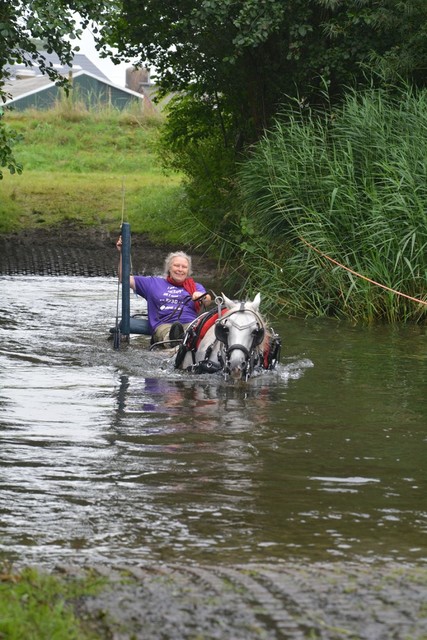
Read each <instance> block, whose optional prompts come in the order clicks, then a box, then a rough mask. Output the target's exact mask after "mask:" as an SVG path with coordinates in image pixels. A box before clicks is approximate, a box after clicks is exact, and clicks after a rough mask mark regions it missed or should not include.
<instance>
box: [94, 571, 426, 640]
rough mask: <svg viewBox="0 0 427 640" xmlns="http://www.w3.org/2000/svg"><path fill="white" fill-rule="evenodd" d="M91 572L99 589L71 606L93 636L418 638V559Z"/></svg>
mask: <svg viewBox="0 0 427 640" xmlns="http://www.w3.org/2000/svg"><path fill="white" fill-rule="evenodd" d="M95 570H97V571H99V572H100V573H101V574H102V575H104V576H105V577H107V578H108V580H109V587H108V588H107V589H105V590H104V591H103V592H102V593H101V594H99V595H98V596H95V597H91V598H86V599H85V601H84V603H83V604H81V606H82V609H81V613H82V615H83V616H84V618H85V619H86V620H90V621H92V624H94V623H95V630H97V631H98V632H99V633H100V635H99V637H100V638H105V639H108V638H112V639H114V640H125V639H129V640H130V639H131V638H133V639H135V640H159V639H165V640H182V639H184V638H185V639H188V640H201V639H203V640H211V639H212V640H214V639H221V640H222V639H227V640H228V639H230V640H264V639H267V640H306V639H307V640H343V639H344V638H348V639H350V640H392V639H395V640H403V639H405V640H406V639H408V640H409V639H410V640H422V639H423V640H425V638H427V607H426V602H427V568H426V567H425V566H423V565H399V564H387V565H385V564H384V565H371V564H364V563H360V564H357V563H342V562H340V563H330V564H329V563H323V564H322V563H313V564H292V563H291V564H285V563H280V564H277V565H275V564H262V565H260V564H248V565H233V566H208V565H203V566H202V565H183V564H167V565H166V564H159V565H148V564H147V565H138V566H130V565H127V564H126V565H120V566H115V567H114V568H109V567H105V566H104V567H95ZM101 620H102V628H101V627H100V621H101ZM96 625H98V626H96Z"/></svg>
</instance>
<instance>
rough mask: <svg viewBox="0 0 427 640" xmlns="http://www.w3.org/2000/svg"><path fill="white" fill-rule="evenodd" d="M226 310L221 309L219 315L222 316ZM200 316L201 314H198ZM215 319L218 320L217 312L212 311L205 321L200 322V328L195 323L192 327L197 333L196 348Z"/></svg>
mask: <svg viewBox="0 0 427 640" xmlns="http://www.w3.org/2000/svg"><path fill="white" fill-rule="evenodd" d="M227 311H228V309H221V316H223V315H224V314H225V313H226V312H227ZM200 317H201V318H202V317H203V316H200ZM217 320H218V312H215V313H212V315H210V316H209V317H208V318H206V320H205V322H203V323H202V325H201V327H200V330H199V329H198V326H197V325H196V326H195V327H194V328H195V331H196V333H197V339H196V349H198V348H199V345H200V343H201V341H202V340H203V338H204V337H205V335H206V333H207V332H208V331H209V329H210V328H211V327H213V325H214V324H215V322H216V321H217Z"/></svg>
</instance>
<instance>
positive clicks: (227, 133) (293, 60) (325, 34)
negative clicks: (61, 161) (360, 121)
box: [100, 0, 427, 240]
mask: <svg viewBox="0 0 427 640" xmlns="http://www.w3.org/2000/svg"><path fill="white" fill-rule="evenodd" d="M402 15H405V17H407V18H408V19H406V20H405V21H402ZM426 21H427V3H425V1H424V0H397V1H396V0H361V1H355V0H339V1H338V0H237V1H236V0H183V1H182V2H179V3H176V2H164V0H148V1H147V2H144V3H140V2H139V0H122V1H121V3H120V4H119V5H118V6H117V9H116V11H112V12H111V14H110V15H109V16H108V19H107V21H106V24H104V25H103V29H102V38H103V45H102V43H100V46H101V47H102V46H104V47H106V46H107V44H108V45H109V46H113V47H117V49H118V52H119V53H118V54H117V55H118V56H121V55H127V56H130V57H132V58H138V59H140V61H141V63H143V64H148V65H153V66H154V68H155V72H156V74H157V83H158V84H159V85H160V87H161V91H162V92H163V94H166V93H168V92H173V93H178V94H179V95H180V96H185V97H183V98H179V99H177V100H175V101H173V102H172V104H171V107H170V110H169V124H168V130H167V132H166V134H165V136H164V138H163V141H164V143H165V144H167V145H169V149H168V151H167V153H164V154H163V156H164V157H165V156H167V162H168V166H175V167H177V168H179V169H180V170H181V171H184V172H185V174H186V176H187V182H186V191H187V206H189V208H190V209H191V211H192V214H193V216H194V220H195V224H193V229H196V230H198V231H197V233H196V234H195V235H194V239H196V240H198V238H199V237H200V233H199V232H201V233H204V234H205V236H206V230H210V232H211V233H210V235H211V237H212V235H215V233H216V232H218V231H219V230H220V227H219V224H218V223H219V217H220V216H223V217H225V216H227V220H226V223H225V224H226V226H227V228H228V229H230V225H229V223H230V222H231V219H232V218H233V211H232V207H233V204H234V172H235V163H236V162H237V163H238V162H240V161H241V160H242V154H244V153H245V152H246V150H247V148H248V146H250V145H251V144H253V143H254V142H256V141H257V140H258V139H259V138H260V137H262V135H263V132H264V130H265V129H266V128H268V127H269V126H270V125H271V123H272V121H273V119H274V117H275V116H276V115H277V112H278V109H279V108H280V104H282V103H283V102H284V101H289V100H293V99H296V98H297V99H298V100H300V101H301V103H302V104H303V105H305V106H307V105H310V106H312V107H315V106H317V107H319V106H322V107H323V108H328V101H327V100H326V101H325V92H324V88H325V87H326V88H327V96H328V100H332V102H333V103H334V104H338V103H339V101H340V100H341V99H342V96H343V95H344V94H345V91H346V89H347V87H350V86H354V87H359V88H360V87H363V86H367V85H369V84H371V83H372V84H374V85H381V84H382V83H383V82H384V78H385V80H386V81H387V80H388V78H389V77H392V75H393V74H396V73H400V74H401V75H406V76H407V77H410V78H413V79H416V80H417V81H418V82H419V83H420V84H423V83H425V74H424V75H422V73H421V71H420V72H417V73H416V69H420V70H421V69H423V68H425V66H426V64H427V56H426V50H425V47H426V45H425V42H427V39H425V38H424V34H425V24H426ZM423 43H424V44H423ZM381 68H382V69H383V75H378V74H377V75H375V74H374V73H373V72H372V70H379V69H381ZM386 72H387V74H388V75H384V74H385V73H386ZM187 96H189V98H188V99H187ZM209 111H210V113H209ZM175 127H176V128H177V131H176V132H175V133H174V132H173V129H174V128H175ZM183 129H185V130H186V133H185V134H184V135H183ZM187 132H190V135H187ZM172 156H175V157H174V158H173V157H172ZM207 157H208V158H209V162H208V163H207V162H206V158H207ZM233 165H234V166H233ZM221 172H224V173H223V174H222V175H221ZM215 202H216V203H217V204H218V206H217V207H213V206H212V204H213V203H215ZM235 222H237V221H236V220H235Z"/></svg>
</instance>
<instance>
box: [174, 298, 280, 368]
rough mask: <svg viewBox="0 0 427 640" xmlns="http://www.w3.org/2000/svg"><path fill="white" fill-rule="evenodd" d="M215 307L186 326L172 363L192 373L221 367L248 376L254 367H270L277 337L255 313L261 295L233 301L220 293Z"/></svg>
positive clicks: (275, 355) (275, 360) (275, 357)
mask: <svg viewBox="0 0 427 640" xmlns="http://www.w3.org/2000/svg"><path fill="white" fill-rule="evenodd" d="M216 302H217V304H218V309H217V310H214V311H211V312H207V313H205V314H203V315H201V316H199V318H197V319H196V320H195V321H194V322H193V323H192V324H191V326H190V327H189V328H188V330H187V332H186V334H185V336H184V340H183V344H182V345H181V346H180V348H179V350H178V352H177V355H176V358H175V367H176V368H177V369H184V370H186V371H191V372H194V373H215V372H218V371H222V372H223V373H224V375H225V376H226V377H228V376H230V377H231V378H233V379H243V380H248V378H249V377H250V376H251V375H252V374H253V373H254V371H256V370H258V371H260V370H262V369H274V368H275V366H276V364H277V363H278V360H279V355H280V339H279V336H278V335H277V334H276V333H274V332H273V331H267V329H266V324H265V321H264V319H263V318H262V316H261V314H260V313H259V305H260V302H261V296H260V294H259V293H258V294H257V295H256V296H255V298H254V299H253V300H252V302H250V301H248V302H236V301H233V300H230V299H229V298H227V296H225V295H224V294H222V298H217V300H216Z"/></svg>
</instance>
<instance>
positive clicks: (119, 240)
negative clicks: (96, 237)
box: [116, 236, 122, 251]
mask: <svg viewBox="0 0 427 640" xmlns="http://www.w3.org/2000/svg"><path fill="white" fill-rule="evenodd" d="M116 248H117V251H121V250H122V236H119V239H118V240H117V242H116Z"/></svg>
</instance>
